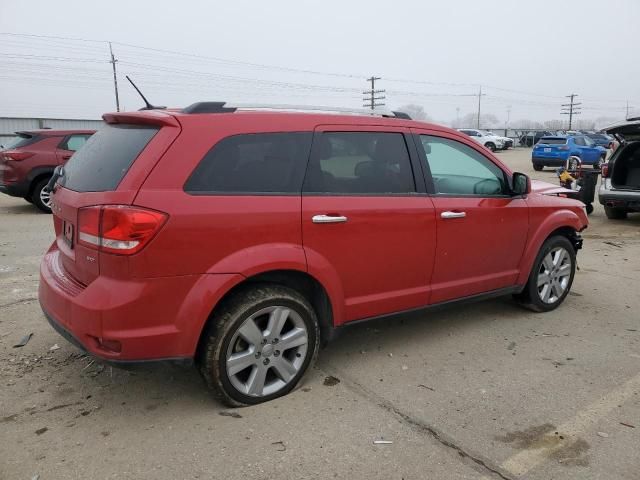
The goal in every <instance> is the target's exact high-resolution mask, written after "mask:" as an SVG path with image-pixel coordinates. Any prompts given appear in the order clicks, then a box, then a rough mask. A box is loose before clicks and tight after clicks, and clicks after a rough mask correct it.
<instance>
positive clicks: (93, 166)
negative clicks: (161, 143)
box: [62, 125, 158, 192]
mask: <svg viewBox="0 0 640 480" xmlns="http://www.w3.org/2000/svg"><path fill="white" fill-rule="evenodd" d="M156 133H158V128H156V127H146V126H144V127H143V126H138V125H106V126H104V127H102V128H101V129H100V130H99V131H98V132H97V133H95V134H94V135H93V136H92V137H91V138H89V140H87V143H85V144H84V146H83V147H82V148H81V149H80V150H78V151H77V152H76V153H75V154H74V155H73V156H72V157H71V159H70V160H69V161H68V162H67V164H66V165H65V167H64V171H65V175H64V178H63V181H62V185H63V186H64V187H65V188H68V189H70V190H75V191H77V192H105V191H109V190H115V189H116V187H117V186H118V184H119V183H120V181H122V179H123V178H124V176H125V174H126V173H127V171H128V170H129V168H130V167H131V165H133V162H134V161H135V159H136V158H137V157H138V155H140V152H142V150H144V148H145V147H146V146H147V144H148V143H149V141H151V139H152V138H153V136H154V135H155V134H156Z"/></svg>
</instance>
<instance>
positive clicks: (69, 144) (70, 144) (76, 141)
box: [60, 135, 91, 152]
mask: <svg viewBox="0 0 640 480" xmlns="http://www.w3.org/2000/svg"><path fill="white" fill-rule="evenodd" d="M90 137H91V135H71V136H69V137H67V139H66V140H65V141H64V142H62V144H61V145H60V148H62V149H64V150H70V151H72V152H75V151H76V150H80V147H82V146H83V145H84V144H85V143H87V140H89V138H90Z"/></svg>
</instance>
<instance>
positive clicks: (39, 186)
mask: <svg viewBox="0 0 640 480" xmlns="http://www.w3.org/2000/svg"><path fill="white" fill-rule="evenodd" d="M47 183H49V179H48V178H45V179H43V180H40V181H39V182H38V183H36V186H35V187H33V192H31V203H33V204H34V205H35V206H36V207H38V210H40V211H41V212H44V213H51V208H50V207H49V206H48V205H45V204H44V203H43V201H42V198H41V197H40V194H41V193H42V190H43V189H44V188H45V187H46V186H47Z"/></svg>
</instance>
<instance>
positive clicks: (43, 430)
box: [36, 427, 49, 435]
mask: <svg viewBox="0 0 640 480" xmlns="http://www.w3.org/2000/svg"><path fill="white" fill-rule="evenodd" d="M47 430H49V428H47V427H42V428H39V429H38V430H36V435H42V434H43V433H44V432H46V431H47Z"/></svg>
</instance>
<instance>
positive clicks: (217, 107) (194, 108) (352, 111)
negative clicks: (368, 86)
mask: <svg viewBox="0 0 640 480" xmlns="http://www.w3.org/2000/svg"><path fill="white" fill-rule="evenodd" d="M236 110H271V111H296V112H325V113H339V114H347V115H368V116H377V117H395V118H404V119H410V118H411V117H409V115H407V114H406V113H403V112H392V111H391V110H387V109H375V110H369V109H365V108H344V107H329V106H317V105H284V104H251V103H231V102H197V103H194V104H192V105H189V106H188V107H186V108H184V109H183V110H182V112H183V113H230V112H235V111H236Z"/></svg>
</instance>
